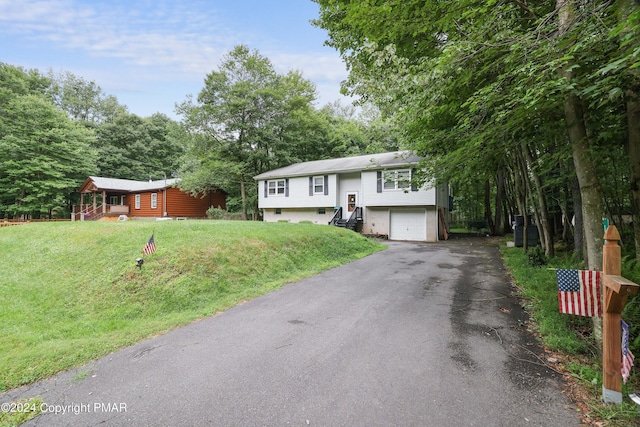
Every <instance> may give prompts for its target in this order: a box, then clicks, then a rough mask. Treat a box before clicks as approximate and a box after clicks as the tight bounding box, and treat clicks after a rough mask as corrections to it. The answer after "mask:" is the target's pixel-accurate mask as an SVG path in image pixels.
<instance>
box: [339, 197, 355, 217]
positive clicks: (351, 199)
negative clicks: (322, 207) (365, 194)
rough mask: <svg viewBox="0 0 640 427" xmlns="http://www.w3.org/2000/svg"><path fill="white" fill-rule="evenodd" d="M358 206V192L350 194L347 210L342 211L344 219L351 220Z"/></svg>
mask: <svg viewBox="0 0 640 427" xmlns="http://www.w3.org/2000/svg"><path fill="white" fill-rule="evenodd" d="M357 206H358V192H357V191H350V192H348V193H347V200H346V203H345V208H344V209H343V210H342V212H343V214H342V216H343V218H349V217H350V216H351V214H352V213H353V211H355V210H356V207H357Z"/></svg>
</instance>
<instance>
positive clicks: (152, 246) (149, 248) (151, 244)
mask: <svg viewBox="0 0 640 427" xmlns="http://www.w3.org/2000/svg"><path fill="white" fill-rule="evenodd" d="M155 251H156V242H155V241H154V240H153V233H151V237H149V241H148V242H147V244H146V245H144V248H142V255H151V254H152V253H154V252H155Z"/></svg>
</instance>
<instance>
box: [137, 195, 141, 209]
mask: <svg viewBox="0 0 640 427" xmlns="http://www.w3.org/2000/svg"><path fill="white" fill-rule="evenodd" d="M136 209H140V195H139V194H136Z"/></svg>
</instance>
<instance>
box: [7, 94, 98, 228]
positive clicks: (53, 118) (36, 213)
mask: <svg viewBox="0 0 640 427" xmlns="http://www.w3.org/2000/svg"><path fill="white" fill-rule="evenodd" d="M0 128H1V129H3V132H2V134H0V189H2V191H0V192H1V193H2V198H1V200H2V205H4V206H2V210H4V213H5V214H7V215H10V216H13V217H16V216H23V217H33V218H39V217H40V216H41V215H46V216H49V217H51V216H52V215H53V214H54V213H55V212H57V211H60V210H64V209H66V208H68V205H69V197H70V194H71V193H72V192H73V191H75V190H76V189H77V187H78V183H79V182H82V180H83V179H84V178H85V177H86V176H87V175H88V174H91V173H92V172H93V170H94V169H93V168H94V167H95V156H94V152H93V150H92V149H91V148H90V140H91V138H92V136H93V135H92V133H91V132H90V131H88V130H87V129H85V128H84V127H82V126H80V125H79V124H77V123H75V122H72V121H71V120H70V119H69V118H68V117H67V116H66V115H65V114H64V113H63V112H62V111H59V110H57V109H56V108H55V107H54V106H53V104H52V103H51V102H49V101H48V100H46V99H44V98H43V97H41V96H38V95H24V96H18V97H15V98H13V99H12V100H10V101H9V102H7V103H6V104H5V105H4V108H3V112H2V114H0Z"/></svg>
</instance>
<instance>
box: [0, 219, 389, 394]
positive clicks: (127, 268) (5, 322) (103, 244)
mask: <svg viewBox="0 0 640 427" xmlns="http://www.w3.org/2000/svg"><path fill="white" fill-rule="evenodd" d="M151 233H154V235H155V242H156V245H157V251H156V253H155V254H153V255H148V256H145V257H144V258H145V262H144V265H143V267H142V269H138V268H137V267H136V262H135V259H136V258H138V257H140V256H141V255H142V254H141V251H142V248H143V246H144V244H145V243H146V242H147V240H148V239H149V237H150V236H151ZM383 248H384V246H382V245H380V244H378V243H375V242H374V241H371V240H368V239H366V238H364V237H362V236H360V235H359V234H356V233H353V232H351V231H348V230H344V229H338V228H335V227H323V226H318V225H313V224H287V223H262V222H241V221H161V222H160V221H129V222H75V223H68V222H67V223H32V224H27V225H21V226H15V227H3V228H0V271H1V272H2V274H1V275H0V307H1V309H0V391H3V390H7V389H11V388H14V387H17V386H20V385H23V384H28V383H31V382H33V381H36V380H39V379H43V378H46V377H48V376H50V375H53V374H55V373H57V372H60V371H62V370H66V369H69V368H72V367H75V366H79V365H81V364H83V363H85V362H87V361H90V360H92V359H95V358H98V357H100V356H103V355H105V354H108V353H110V352H112V351H114V350H117V349H119V348H122V347H124V346H127V345H130V344H133V343H135V342H137V341H140V340H142V339H145V338H148V337H151V336H153V335H156V334H160V333H163V332H166V331H168V330H170V329H172V328H175V327H176V326H179V325H184V324H187V323H189V322H192V321H193V320H195V319H198V318H202V317H205V316H209V315H212V314H215V313H216V312H218V311H221V310H226V309H228V308H230V307H232V306H234V305H236V304H238V303H239V302H241V301H243V300H247V299H250V298H254V297H256V296H258V295H262V294H264V293H267V292H269V291H271V290H273V289H276V288H278V287H280V286H282V285H283V284H286V283H289V282H293V281H296V280H298V279H301V278H303V277H308V276H311V275H313V274H316V273H318V272H321V271H323V270H326V269H329V268H332V267H335V266H338V265H341V264H344V263H347V262H349V261H353V260H355V259H357V258H360V257H364V256H366V255H368V254H370V253H372V252H375V251H377V250H380V249H383Z"/></svg>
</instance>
